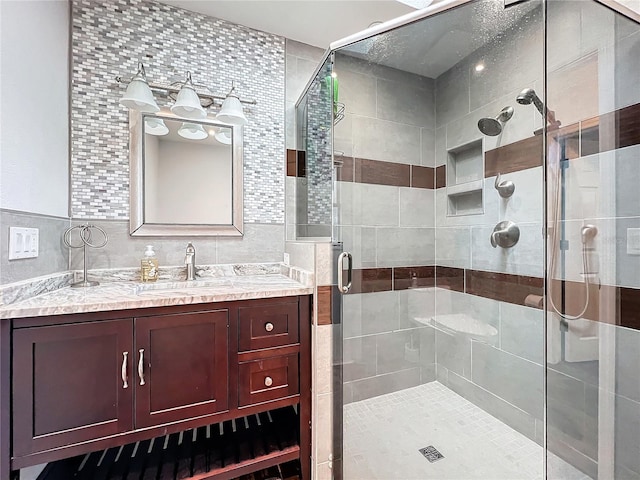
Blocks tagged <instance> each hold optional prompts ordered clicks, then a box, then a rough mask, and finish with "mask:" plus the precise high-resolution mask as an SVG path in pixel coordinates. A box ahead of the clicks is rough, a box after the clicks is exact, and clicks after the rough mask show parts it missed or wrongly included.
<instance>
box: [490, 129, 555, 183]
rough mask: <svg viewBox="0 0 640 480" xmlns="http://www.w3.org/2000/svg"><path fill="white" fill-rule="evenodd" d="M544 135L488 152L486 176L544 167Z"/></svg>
mask: <svg viewBox="0 0 640 480" xmlns="http://www.w3.org/2000/svg"><path fill="white" fill-rule="evenodd" d="M542 140H543V138H542V135H535V136H533V137H529V138H525V139H524V140H519V141H517V142H514V143H510V144H509V145H504V146H502V147H498V148H494V149H493V150H488V151H486V152H485V154H484V176H485V178H487V177H494V176H496V175H497V174H498V173H502V174H505V173H512V172H517V171H520V170H525V169H527V168H534V167H539V166H541V165H542V154H543V145H542Z"/></svg>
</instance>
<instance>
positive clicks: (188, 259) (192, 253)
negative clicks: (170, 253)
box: [184, 242, 196, 280]
mask: <svg viewBox="0 0 640 480" xmlns="http://www.w3.org/2000/svg"><path fill="white" fill-rule="evenodd" d="M184 264H185V265H186V266H187V280H195V279H196V249H195V247H194V246H193V243H191V242H189V243H188V244H187V251H186V254H185V256H184Z"/></svg>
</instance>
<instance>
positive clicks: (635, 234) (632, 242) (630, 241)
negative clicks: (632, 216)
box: [627, 228, 640, 255]
mask: <svg viewBox="0 0 640 480" xmlns="http://www.w3.org/2000/svg"><path fill="white" fill-rule="evenodd" d="M627 255H640V228H627Z"/></svg>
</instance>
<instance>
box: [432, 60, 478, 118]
mask: <svg viewBox="0 0 640 480" xmlns="http://www.w3.org/2000/svg"><path fill="white" fill-rule="evenodd" d="M469 111H470V110H469V70H468V68H466V66H465V65H462V66H455V67H453V68H451V69H450V70H447V71H446V72H444V73H443V74H442V75H440V76H439V77H438V78H437V79H436V126H437V127H441V126H442V125H446V124H447V123H449V122H451V121H453V120H455V119H456V118H458V117H461V116H462V115H466V114H467V113H469Z"/></svg>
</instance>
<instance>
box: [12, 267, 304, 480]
mask: <svg viewBox="0 0 640 480" xmlns="http://www.w3.org/2000/svg"><path fill="white" fill-rule="evenodd" d="M256 277H259V276H256ZM265 278H266V277H265ZM249 283H251V282H249ZM254 283H255V290H254V291H253V292H252V291H251V289H250V288H249V287H248V286H246V285H245V286H244V287H243V288H236V290H235V294H234V293H233V292H234V289H233V286H229V285H227V286H226V287H225V288H224V289H222V290H221V289H220V288H215V287H213V286H210V287H207V286H205V287H196V288H194V290H192V291H191V295H189V290H188V287H187V286H184V285H182V286H180V288H178V289H176V288H175V286H174V288H167V289H166V290H161V289H159V290H148V291H138V290H137V291H135V292H132V291H130V289H131V288H133V287H131V286H126V287H123V286H100V287H96V289H92V290H93V291H91V290H87V291H86V292H78V289H66V290H68V291H69V295H71V296H76V297H77V299H76V302H77V303H73V302H72V301H71V300H69V299H67V301H66V302H65V306H64V307H62V306H60V305H58V306H55V305H53V304H55V303H56V302H55V301H54V298H56V297H55V296H54V295H52V294H49V296H50V297H51V298H50V299H49V304H48V306H47V302H46V299H45V300H40V303H41V304H40V306H39V308H38V307H37V305H38V300H32V303H31V305H29V304H28V303H29V302H26V303H27V306H26V307H24V308H23V311H24V312H32V313H33V312H35V311H36V310H37V311H38V312H39V313H40V314H42V315H35V316H34V315H25V316H21V317H19V316H17V315H16V312H18V311H20V309H19V308H17V307H16V308H13V311H11V310H9V311H8V312H3V313H2V315H3V317H7V316H8V315H11V318H3V319H2V320H0V329H1V330H0V331H1V336H0V341H1V342H2V350H1V352H2V358H1V367H2V368H1V375H2V376H1V378H0V381H1V384H0V394H1V397H0V400H1V402H2V425H3V428H2V439H1V442H0V446H1V448H2V450H1V451H0V453H1V455H2V456H1V458H0V468H1V475H0V477H1V478H2V480H4V479H5V478H9V477H10V475H11V474H10V470H11V471H12V472H11V473H12V474H13V476H14V478H15V477H17V470H18V469H20V468H24V467H27V466H31V465H37V464H42V463H45V462H51V463H49V465H48V466H47V469H46V470H45V471H44V472H43V473H42V475H41V477H40V478H46V479H56V478H59V479H61V480H62V479H68V478H72V477H73V478H87V479H98V478H124V477H125V476H126V474H127V472H129V473H132V472H136V475H142V476H135V478H162V479H164V478H194V479H205V478H225V479H229V478H235V477H238V476H240V475H243V474H246V473H250V472H253V471H256V470H259V469H262V468H266V467H269V466H272V465H276V464H281V463H284V462H287V461H290V460H295V459H299V460H300V465H301V473H302V478H305V479H306V478H310V455H311V450H310V448H311V445H310V443H311V427H310V419H311V416H310V414H311V358H310V308H311V307H310V295H309V293H311V289H310V288H308V287H305V286H303V285H301V284H297V286H296V282H293V281H291V282H290V283H288V284H287V285H286V287H283V288H281V289H278V288H277V286H276V284H274V283H273V282H272V284H271V285H270V286H268V287H270V288H262V289H261V288H260V287H259V284H260V280H259V279H256V280H255V282H254ZM136 288H138V287H136ZM100 289H102V292H101V290H100ZM127 289H129V290H127ZM71 290H75V291H71ZM221 292H222V293H221ZM80 296H83V299H82V300H80ZM45 297H46V296H45ZM89 297H90V298H89ZM118 299H121V300H120V302H121V303H120V306H121V308H120V309H117V310H114V309H107V308H110V307H108V306H107V305H102V307H101V303H102V304H104V303H105V302H106V304H109V303H110V302H111V301H118ZM17 305H19V304H17ZM104 307H106V308H104ZM94 309H95V310H96V311H88V310H94ZM47 312H52V313H55V314H53V315H51V314H47ZM61 312H64V313H61ZM67 312H69V313H67ZM18 315H19V314H18ZM9 392H10V393H9ZM9 424H10V425H11V428H5V425H9ZM127 478H129V477H127Z"/></svg>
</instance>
